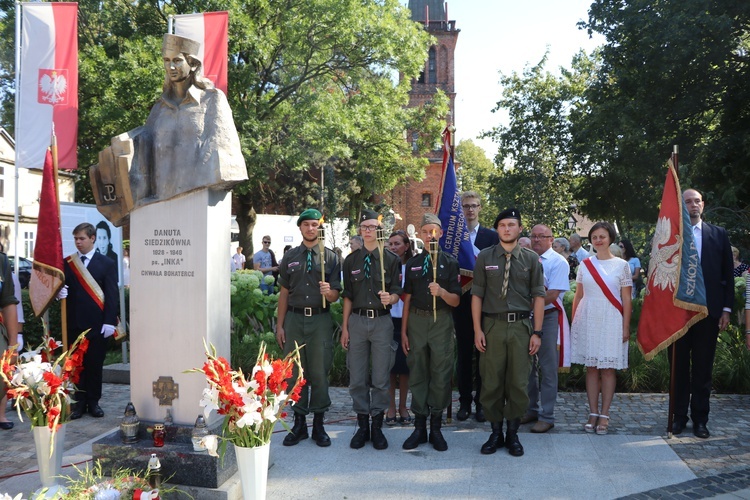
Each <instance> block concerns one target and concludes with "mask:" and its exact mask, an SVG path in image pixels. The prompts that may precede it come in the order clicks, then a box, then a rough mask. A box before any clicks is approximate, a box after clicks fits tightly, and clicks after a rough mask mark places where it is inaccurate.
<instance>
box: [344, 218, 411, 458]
mask: <svg viewBox="0 0 750 500" xmlns="http://www.w3.org/2000/svg"><path fill="white" fill-rule="evenodd" d="M379 227H380V221H379V220H378V214H377V213H376V212H374V211H373V210H363V211H362V215H360V217H359V230H360V233H361V235H362V238H363V240H364V246H363V247H362V248H360V249H357V250H355V251H353V252H352V253H350V254H349V255H348V256H347V258H346V260H344V266H343V267H344V273H343V275H344V291H343V293H342V295H343V296H344V312H343V320H342V324H341V346H342V347H343V348H344V349H346V350H347V351H348V352H347V357H346V365H347V368H349V394H351V396H352V407H353V408H354V411H355V412H357V431H356V432H355V434H354V437H352V440H351V442H350V443H349V446H350V447H352V448H355V449H357V448H362V447H363V446H364V445H365V442H367V441H369V440H372V445H373V447H374V448H375V449H376V450H383V449H385V448H387V447H388V441H387V440H386V438H385V435H384V434H383V415H384V412H385V411H386V410H387V409H388V402H389V396H388V387H389V386H390V372H391V368H392V367H393V363H394V361H395V358H396V349H397V348H398V345H397V344H396V342H394V340H393V323H392V322H391V316H390V308H391V305H393V304H395V303H396V302H398V300H399V295H401V292H402V288H401V280H400V279H399V273H400V272H401V260H400V259H399V258H398V257H397V256H396V255H395V254H394V253H392V252H391V251H390V250H388V249H384V250H383V261H382V263H383V264H382V265H383V269H384V270H385V273H384V278H385V283H383V276H382V274H383V273H381V260H380V252H379V251H378V240H377V230H378V228H379ZM383 290H385V291H383ZM370 415H372V428H370V426H369V424H370Z"/></svg>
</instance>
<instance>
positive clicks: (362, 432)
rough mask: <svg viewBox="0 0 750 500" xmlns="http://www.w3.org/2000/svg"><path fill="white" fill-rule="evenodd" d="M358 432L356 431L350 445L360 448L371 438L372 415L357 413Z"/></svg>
mask: <svg viewBox="0 0 750 500" xmlns="http://www.w3.org/2000/svg"><path fill="white" fill-rule="evenodd" d="M357 427H358V428H357V432H355V433H354V436H353V437H352V440H351V442H350V443H349V446H350V447H351V448H354V449H355V450H358V449H360V448H362V447H363V446H364V445H365V443H366V442H367V441H369V440H370V415H363V414H357Z"/></svg>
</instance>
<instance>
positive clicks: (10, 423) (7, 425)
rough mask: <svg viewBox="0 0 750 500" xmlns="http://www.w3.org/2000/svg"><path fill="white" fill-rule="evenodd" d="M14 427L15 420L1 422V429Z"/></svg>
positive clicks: (7, 429) (6, 429)
mask: <svg viewBox="0 0 750 500" xmlns="http://www.w3.org/2000/svg"><path fill="white" fill-rule="evenodd" d="M12 428H13V422H0V429H2V430H4V431H9V430H11V429H12Z"/></svg>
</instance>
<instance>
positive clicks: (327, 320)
mask: <svg viewBox="0 0 750 500" xmlns="http://www.w3.org/2000/svg"><path fill="white" fill-rule="evenodd" d="M284 330H285V332H286V343H285V344H284V354H285V355H286V354H288V353H290V352H291V351H293V350H294V343H295V342H297V344H299V345H303V344H304V347H303V348H302V349H300V358H301V360H302V369H303V370H304V377H305V380H307V383H306V384H305V385H304V387H302V392H301V394H300V398H299V402H297V404H295V405H293V406H292V409H293V410H294V413H297V414H299V415H307V414H308V413H322V412H325V411H326V410H328V408H329V407H330V406H331V397H330V396H329V395H328V372H330V371H331V364H332V363H333V320H332V319H331V314H330V313H322V314H315V315H313V316H305V315H304V314H298V313H294V312H292V311H287V313H286V317H285V319H284ZM296 376H297V369H296V368H295V370H294V377H296ZM289 390H290V391H291V390H292V383H291V381H290V382H289Z"/></svg>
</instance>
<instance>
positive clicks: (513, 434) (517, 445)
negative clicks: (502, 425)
mask: <svg viewBox="0 0 750 500" xmlns="http://www.w3.org/2000/svg"><path fill="white" fill-rule="evenodd" d="M520 425H521V419H519V418H514V419H513V420H508V436H507V438H506V439H505V447H506V448H508V453H510V454H511V455H513V456H514V457H520V456H521V455H523V446H521V441H519V440H518V427H519V426H520Z"/></svg>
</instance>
